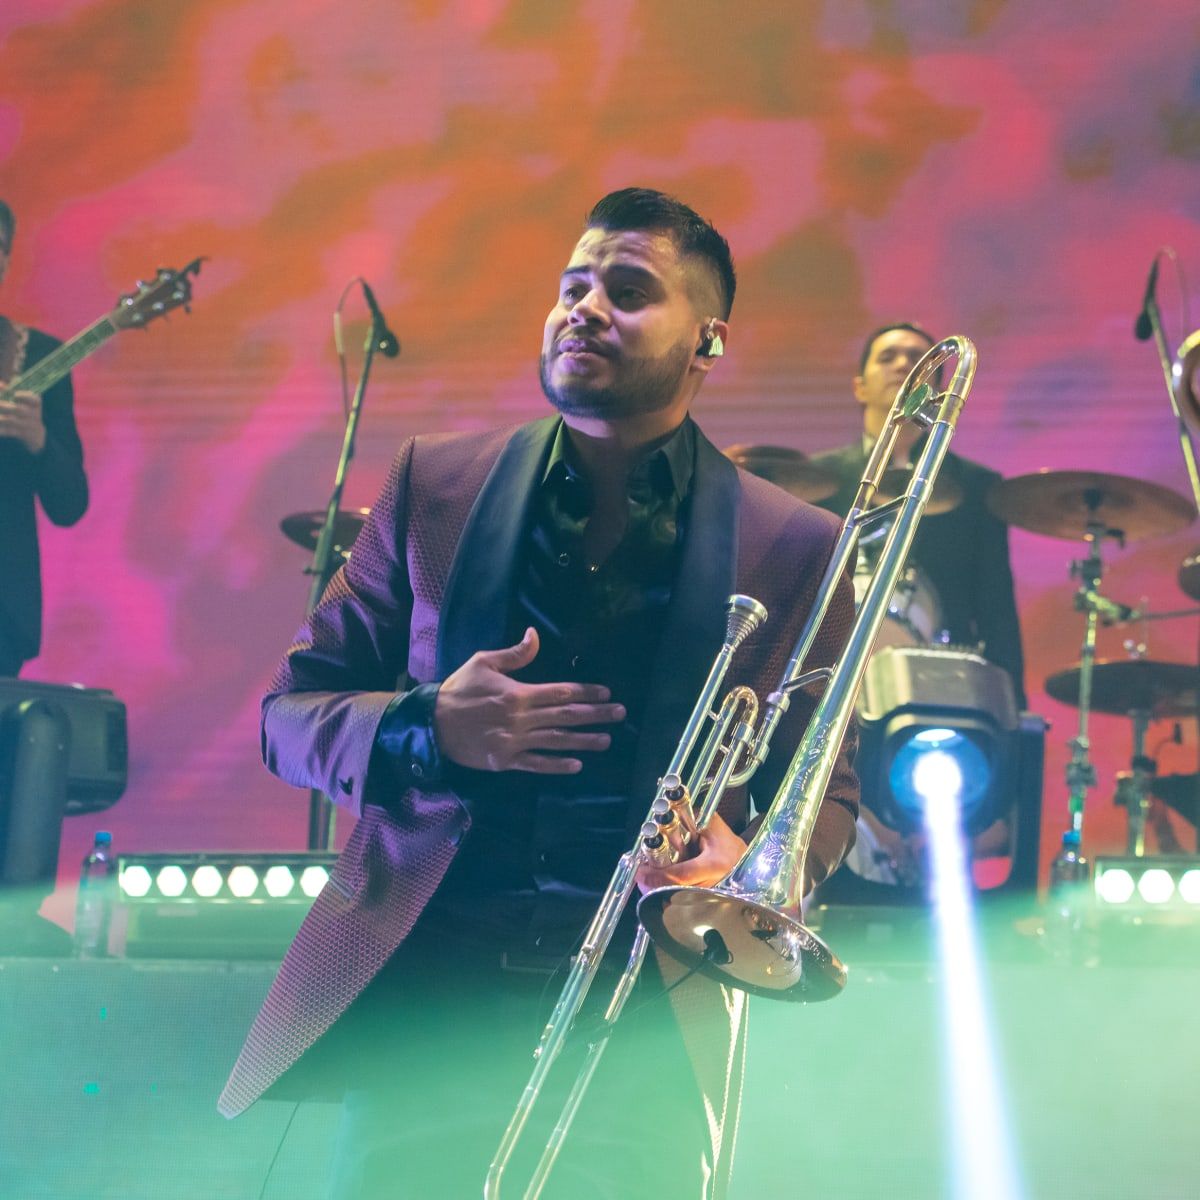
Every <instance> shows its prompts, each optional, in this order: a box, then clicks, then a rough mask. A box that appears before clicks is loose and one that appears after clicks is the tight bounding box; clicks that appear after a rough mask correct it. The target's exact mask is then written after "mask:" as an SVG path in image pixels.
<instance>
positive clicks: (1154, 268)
mask: <svg viewBox="0 0 1200 1200" xmlns="http://www.w3.org/2000/svg"><path fill="white" fill-rule="evenodd" d="M1161 256H1162V251H1161V250H1160V251H1159V252H1158V253H1157V254H1156V255H1155V256H1154V262H1153V263H1152V264H1151V266H1150V278H1149V279H1147V280H1146V294H1145V295H1144V296H1143V297H1142V311H1141V312H1140V313H1138V319H1137V323H1136V324H1135V325H1134V327H1133V336H1134V337H1135V338H1137V340H1138V341H1139V342H1145V341H1149V339H1150V335H1151V334H1152V333H1153V332H1154V325H1153V324H1152V323H1151V321H1150V305H1151V304H1153V303H1154V289H1155V288H1156V287H1157V286H1158V260H1159V258H1160V257H1161Z"/></svg>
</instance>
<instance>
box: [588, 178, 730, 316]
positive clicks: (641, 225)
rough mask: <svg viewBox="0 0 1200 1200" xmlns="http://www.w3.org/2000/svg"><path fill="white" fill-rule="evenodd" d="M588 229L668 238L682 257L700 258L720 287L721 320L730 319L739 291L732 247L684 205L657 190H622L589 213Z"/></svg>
mask: <svg viewBox="0 0 1200 1200" xmlns="http://www.w3.org/2000/svg"><path fill="white" fill-rule="evenodd" d="M584 228H585V229H604V230H607V231H608V232H610V233H622V232H626V231H630V230H637V231H645V232H648V233H665V234H667V235H668V236H669V237H670V238H671V240H672V241H673V242H674V243H675V245H676V247H677V248H678V250H679V253H680V255H681V256H682V257H685V258H698V259H700V260H701V261H702V262H703V263H704V265H705V266H706V267H707V268H708V269H709V271H710V273H711V274H712V276H713V282H714V283H715V284H716V286H717V300H718V302H719V304H720V306H721V312H720V316H721V319H722V320H727V319H728V317H729V313H730V310H731V309H732V308H733V294H734V292H735V291H736V290H737V274H736V273H735V271H734V269H733V255H732V254H731V253H730V252H729V243H728V242H727V241H726V240H725V239H724V238H723V237H722V236H721V235H720V234H719V233H718V232H717V230H716V227H715V226H714V225H713V223H712V222H711V221H706V220H705V219H704V218H703V217H702V216H700V214H699V213H698V212H696V211H695V210H694V209H691V208H689V207H688V206H687V205H686V204H684V203H683V201H681V200H676V199H675V197H674V196H668V195H667V194H666V193H665V192H658V191H655V190H654V189H653V188H636V187H630V188H621V189H620V191H616V192H609V194H608V195H607V196H605V197H604V198H603V199H602V200H600V201H599V202H598V203H597V204H596V206H595V207H594V208H593V209H592V211H591V212H590V213H588V215H587V220H586V221H585V222H584Z"/></svg>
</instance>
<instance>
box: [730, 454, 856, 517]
mask: <svg viewBox="0 0 1200 1200" xmlns="http://www.w3.org/2000/svg"><path fill="white" fill-rule="evenodd" d="M724 454H725V457H726V458H728V459H729V460H730V461H731V462H733V463H734V464H736V465H737V466H739V467H741V468H742V470H743V471H749V472H750V474H751V475H757V476H758V477H759V478H760V479H766V480H768V481H769V482H771V483H773V484H775V485H776V487H781V488H783V490H784V491H785V492H788V493H789V494H791V495H793V496H795V497H796V498H797V499H798V500H807V501H808V502H809V503H810V504H816V503H817V502H818V501H820V500H827V499H828V498H829V497H830V496H832V495H833V494H834V492H836V491H837V490H838V483H839V481H838V477H837V474H836V473H835V472H834V471H833V469H832V468H830V467H826V466H822V465H821V464H819V463H815V462H813V460H812V459H811V458H809V457H808V455H807V454H804V453H802V452H801V451H799V450H793V449H792V448H791V447H790V446H751V445H741V444H739V445H736V446H729V447H728V448H727V449H726V450H725V451H724Z"/></svg>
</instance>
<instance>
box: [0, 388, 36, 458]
mask: <svg viewBox="0 0 1200 1200" xmlns="http://www.w3.org/2000/svg"><path fill="white" fill-rule="evenodd" d="M8 401H9V402H4V401H0V437H7V438H16V439H17V441H19V442H21V443H22V444H23V445H24V446H25V448H26V449H27V450H28V451H29V453H30V454H41V452H42V450H43V449H44V448H45V445H46V423H45V421H44V420H43V419H42V398H41V396H39V395H38V394H37V392H14V393H13V394H12V395H11V396H10V397H9V398H8Z"/></svg>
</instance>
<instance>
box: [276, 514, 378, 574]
mask: <svg viewBox="0 0 1200 1200" xmlns="http://www.w3.org/2000/svg"><path fill="white" fill-rule="evenodd" d="M370 515H371V510H370V509H369V508H347V509H341V510H339V511H338V513H337V516H336V517H335V519H334V522H333V554H334V556H335V558H336V559H337V560H338V563H339V565H340V564H341V563H344V562H345V561H346V559H348V558H349V557H350V547H351V546H352V545H353V544H354V539H355V538H356V537H358V535H359V532H360V531H361V529H362V527H363V525H364V524H365V523H366V520H367V517H369V516H370ZM324 524H325V512H324V510H321V511H316V510H314V511H311V512H294V513H288V515H287V516H286V517H284V518H283V520H281V521H280V522H279V528H280V529H281V530H282V531H283V535H284V537H286V538H287V539H288V541H289V542H295V544H296V545H297V546H302V547H303V548H304V549H305V550H315V549H316V548H317V539H318V538H319V537H320V536H321V527H322V526H323V525H324ZM310 572H311V568H308V569H307V570H306V573H310Z"/></svg>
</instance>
